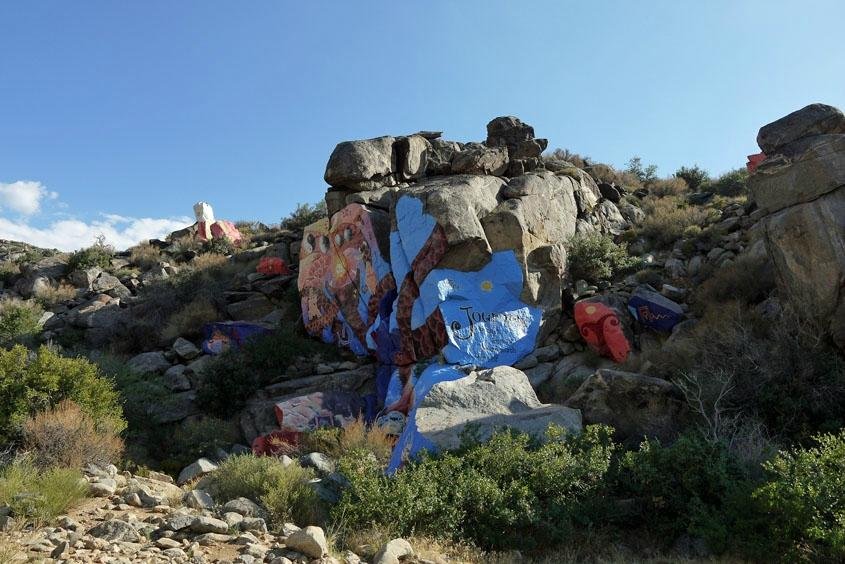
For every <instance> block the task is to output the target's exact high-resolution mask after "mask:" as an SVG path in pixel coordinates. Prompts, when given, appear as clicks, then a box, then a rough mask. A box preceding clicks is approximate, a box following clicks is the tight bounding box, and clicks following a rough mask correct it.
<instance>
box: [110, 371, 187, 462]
mask: <svg viewBox="0 0 845 564" xmlns="http://www.w3.org/2000/svg"><path fill="white" fill-rule="evenodd" d="M97 364H98V367H99V369H100V370H101V372H102V373H103V374H104V375H105V376H106V377H107V378H108V379H109V380H111V381H112V382H113V383H114V387H115V390H116V391H117V392H118V397H119V401H120V404H121V406H122V408H123V414H124V417H125V418H126V458H128V459H129V460H130V461H131V462H132V463H135V464H140V465H147V466H149V465H155V466H156V467H157V468H161V469H162V470H164V471H168V472H178V471H179V470H181V469H182V468H184V466H185V464H182V462H184V461H183V460H177V461H174V463H173V464H170V465H168V464H167V463H166V462H167V459H168V457H170V456H171V455H172V448H173V444H174V434H175V430H174V428H173V426H172V425H161V424H159V423H157V422H156V421H155V420H153V419H152V418H151V417H150V411H151V409H153V408H154V407H157V406H161V405H166V404H167V402H169V401H173V392H171V391H170V389H169V388H168V387H167V386H165V384H164V378H163V377H162V376H150V375H141V374H138V373H137V372H133V371H131V370H129V369H128V368H127V367H126V364H125V363H124V362H123V361H122V360H121V359H120V358H118V357H115V356H111V355H103V356H102V357H100V358H98V359H97ZM193 460H194V459H192V460H191V461H189V462H193Z"/></svg>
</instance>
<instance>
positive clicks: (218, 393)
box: [197, 327, 337, 418]
mask: <svg viewBox="0 0 845 564" xmlns="http://www.w3.org/2000/svg"><path fill="white" fill-rule="evenodd" d="M321 351H322V353H323V354H324V355H325V356H326V357H334V356H336V355H337V349H336V348H335V347H332V346H329V345H325V344H322V343H319V342H318V341H316V340H314V339H311V338H309V337H307V336H304V335H301V334H300V333H298V332H297V329H296V328H291V327H284V328H279V329H277V330H275V331H274V332H273V333H272V334H270V335H264V336H260V337H256V338H254V339H251V340H250V341H249V342H247V343H246V344H245V345H244V346H242V347H241V348H239V349H237V350H229V351H226V352H225V353H223V354H221V355H220V356H218V357H217V358H215V359H214V361H213V362H212V364H211V365H210V366H209V368H208V370H207V371H206V373H205V377H204V378H203V382H202V385H201V387H200V388H199V390H198V391H197V401H198V402H199V404H200V406H201V407H202V408H203V409H204V410H205V411H206V412H208V413H211V414H213V415H216V416H218V417H224V418H225V417H229V416H231V415H232V414H234V413H235V412H236V411H238V410H239V409H240V408H241V407H243V405H244V404H245V403H246V400H247V399H249V397H250V396H252V394H254V393H255V392H256V391H258V390H259V389H261V388H263V387H264V386H267V385H268V384H271V383H273V382H274V381H277V380H280V379H282V378H283V377H284V373H285V370H286V369H287V367H288V365H289V364H290V363H291V362H292V361H293V360H294V359H295V358H296V357H299V356H308V355H311V354H314V353H316V352H321Z"/></svg>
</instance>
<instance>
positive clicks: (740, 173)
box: [703, 167, 748, 196]
mask: <svg viewBox="0 0 845 564" xmlns="http://www.w3.org/2000/svg"><path fill="white" fill-rule="evenodd" d="M747 183H748V170H747V169H746V168H745V167H740V168H737V169H734V170H730V171H728V172H726V173H724V174H722V175H721V176H719V177H718V178H716V179H715V180H713V181H711V182H709V183H707V184H704V185H703V188H704V189H705V190H707V191H708V192H713V193H715V194H718V195H720V196H739V195H740V194H744V193H746V192H747V191H748V189H747Z"/></svg>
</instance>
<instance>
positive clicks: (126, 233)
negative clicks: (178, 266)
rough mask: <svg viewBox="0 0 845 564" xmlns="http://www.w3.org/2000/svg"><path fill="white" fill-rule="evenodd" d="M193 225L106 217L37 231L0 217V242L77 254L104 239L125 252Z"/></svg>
mask: <svg viewBox="0 0 845 564" xmlns="http://www.w3.org/2000/svg"><path fill="white" fill-rule="evenodd" d="M192 223H194V220H193V219H192V218H189V217H176V218H162V219H156V218H150V217H143V218H132V217H123V216H117V215H104V216H103V219H101V220H96V221H92V222H89V223H86V222H84V221H79V220H77V219H62V220H58V221H54V222H52V223H50V224H49V225H47V226H46V227H43V228H39V227H34V226H32V225H30V224H29V222H27V221H18V222H15V221H11V220H9V219H7V218H4V217H0V239H11V240H13V241H24V242H26V243H30V244H32V245H35V246H37V247H47V248H56V249H59V250H62V251H74V250H76V249H80V248H82V247H88V246H90V245H91V244H92V243H94V241H95V239H96V238H97V237H98V236H100V235H103V236H104V237H105V238H106V242H107V243H109V244H111V245H114V246H115V248H117V249H121V250H122V249H126V248H127V247H131V246H132V245H136V244H138V243H139V242H141V241H143V240H145V239H158V238H163V237H164V236H165V235H168V234H169V233H171V232H173V231H176V230H177V229H182V228H184V227H187V226H188V225H191V224H192Z"/></svg>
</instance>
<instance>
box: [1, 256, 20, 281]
mask: <svg viewBox="0 0 845 564" xmlns="http://www.w3.org/2000/svg"><path fill="white" fill-rule="evenodd" d="M20 273H21V267H20V265H19V264H18V263H16V262H13V261H10V260H4V261H0V282H2V283H3V284H10V283H11V282H12V280H14V279H15V277H16V276H18V275H19V274H20Z"/></svg>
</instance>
